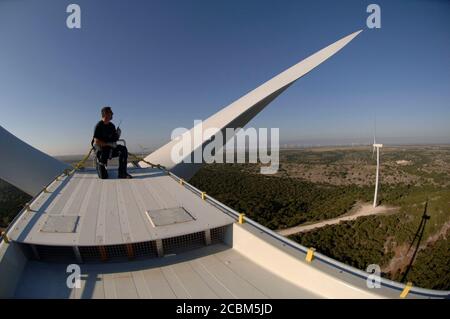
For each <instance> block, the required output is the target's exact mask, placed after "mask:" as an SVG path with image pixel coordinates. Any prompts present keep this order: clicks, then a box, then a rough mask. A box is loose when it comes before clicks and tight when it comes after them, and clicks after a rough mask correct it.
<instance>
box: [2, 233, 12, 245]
mask: <svg viewBox="0 0 450 319" xmlns="http://www.w3.org/2000/svg"><path fill="white" fill-rule="evenodd" d="M1 235H2V238H3V240H4V241H5V243H7V244H9V242H10V241H9V237H8V234H7V233H6V231H2V233H1Z"/></svg>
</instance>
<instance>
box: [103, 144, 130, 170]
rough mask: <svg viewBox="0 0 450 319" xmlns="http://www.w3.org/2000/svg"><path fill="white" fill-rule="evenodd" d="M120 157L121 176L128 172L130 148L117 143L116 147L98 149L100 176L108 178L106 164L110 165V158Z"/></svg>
mask: <svg viewBox="0 0 450 319" xmlns="http://www.w3.org/2000/svg"><path fill="white" fill-rule="evenodd" d="M114 157H119V176H125V175H126V174H127V159H128V150H127V148H126V146H123V145H117V147H116V148H111V147H103V148H102V149H101V150H98V151H97V159H98V162H99V163H97V172H98V175H99V177H100V178H108V172H107V171H106V166H107V165H108V159H110V158H114Z"/></svg>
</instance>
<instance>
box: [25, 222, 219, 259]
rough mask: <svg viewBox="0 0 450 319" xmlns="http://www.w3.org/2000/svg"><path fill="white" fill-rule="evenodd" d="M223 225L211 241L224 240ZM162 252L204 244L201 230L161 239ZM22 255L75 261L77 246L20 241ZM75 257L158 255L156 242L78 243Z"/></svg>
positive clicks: (178, 251)
mask: <svg viewBox="0 0 450 319" xmlns="http://www.w3.org/2000/svg"><path fill="white" fill-rule="evenodd" d="M226 227H227V226H223V227H218V228H213V229H211V243H212V244H217V243H221V242H223V241H224V238H225V230H226ZM162 243H163V251H164V254H173V253H180V252H183V251H188V250H192V249H196V248H200V247H204V246H205V245H206V238H205V232H197V233H192V234H187V235H182V236H178V237H172V238H166V239H163V240H162ZM21 246H22V248H23V250H24V252H25V253H26V255H27V256H28V257H29V258H31V259H40V260H45V261H52V262H73V263H77V262H79V258H77V250H76V248H75V247H72V246H46V245H29V244H21ZM78 252H79V257H80V258H81V260H82V261H83V262H101V261H103V262H105V261H114V260H127V259H135V258H140V259H141V258H155V257H157V256H158V253H157V248H156V242H155V241H147V242H142V243H133V244H121V245H108V246H80V247H79V248H78Z"/></svg>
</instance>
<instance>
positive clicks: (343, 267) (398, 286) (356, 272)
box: [168, 171, 450, 298]
mask: <svg viewBox="0 0 450 319" xmlns="http://www.w3.org/2000/svg"><path fill="white" fill-rule="evenodd" d="M168 174H169V176H171V177H172V178H173V179H175V180H176V181H177V182H178V183H180V184H182V185H183V186H185V187H186V188H188V189H190V190H191V191H192V192H193V193H195V194H196V195H198V196H200V197H202V196H203V197H204V198H205V200H206V201H208V202H209V203H211V204H212V205H213V206H216V207H217V208H219V209H220V210H221V211H223V212H224V213H226V214H227V215H229V216H231V217H232V218H234V219H235V220H236V221H237V220H239V216H240V215H241V214H240V213H239V212H237V211H235V210H234V209H232V208H231V207H228V206H227V205H225V204H223V203H221V202H219V201H218V200H216V199H215V198H214V197H212V196H210V195H208V194H205V193H204V192H203V191H201V190H199V189H198V188H196V187H195V186H193V185H191V184H189V183H188V182H186V181H184V180H183V179H182V178H180V177H178V176H176V175H175V174H173V173H171V172H169V171H168ZM245 222H246V223H247V224H249V225H251V226H253V227H254V228H256V229H258V230H259V231H261V232H262V233H264V234H266V235H268V236H270V237H272V238H274V239H276V240H278V241H280V242H281V243H282V244H284V245H287V246H289V247H291V248H293V249H295V250H296V251H300V252H301V253H303V254H305V255H306V254H307V253H308V250H309V249H308V248H307V247H305V246H302V245H300V244H298V243H296V242H294V241H293V240H290V239H289V238H287V237H284V236H282V235H280V234H278V233H276V232H274V231H273V230H271V229H269V228H267V227H264V226H263V225H261V224H259V223H258V222H256V221H254V220H252V219H250V218H248V217H245ZM314 260H318V261H320V262H322V263H324V264H326V265H328V266H330V267H332V268H334V269H336V270H338V271H344V272H346V273H348V274H350V275H353V276H356V277H359V278H361V279H364V280H367V279H368V278H369V276H371V275H372V274H371V273H368V272H365V271H362V270H360V269H358V268H355V267H352V266H349V265H347V264H344V263H342V262H340V261H337V260H335V259H333V258H330V257H328V256H326V255H323V254H321V253H319V252H315V253H314ZM380 284H381V286H384V287H386V288H389V289H394V290H396V291H399V292H402V291H403V290H404V289H405V287H406V286H407V285H406V284H402V283H399V282H395V281H392V280H389V279H386V278H383V277H380ZM409 294H416V295H420V296H425V297H434V298H450V291H445V290H442V291H440V290H432V289H425V288H420V287H414V286H413V287H411V289H410V291H409Z"/></svg>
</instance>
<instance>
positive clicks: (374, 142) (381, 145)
mask: <svg viewBox="0 0 450 319" xmlns="http://www.w3.org/2000/svg"><path fill="white" fill-rule="evenodd" d="M382 147H383V144H377V141H376V139H375V135H374V136H373V152H372V154H374V153H375V149H376V150H377V173H376V176H375V194H374V196H373V207H377V197H378V181H379V179H380V148H382ZM372 157H373V155H372Z"/></svg>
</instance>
